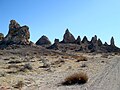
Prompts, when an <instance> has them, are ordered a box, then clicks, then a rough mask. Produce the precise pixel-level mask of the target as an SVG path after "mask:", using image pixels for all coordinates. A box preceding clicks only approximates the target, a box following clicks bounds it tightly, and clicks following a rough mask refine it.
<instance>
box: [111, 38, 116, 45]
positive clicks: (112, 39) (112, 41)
mask: <svg viewBox="0 0 120 90" xmlns="http://www.w3.org/2000/svg"><path fill="white" fill-rule="evenodd" d="M110 45H111V46H115V42H114V38H113V37H112V38H111V40H110Z"/></svg>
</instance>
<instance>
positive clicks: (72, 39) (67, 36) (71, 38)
mask: <svg viewBox="0 0 120 90" xmlns="http://www.w3.org/2000/svg"><path fill="white" fill-rule="evenodd" d="M62 42H63V43H74V42H75V37H74V36H73V35H72V34H71V33H70V32H69V30H68V29H66V31H65V34H64V36H63V41H62Z"/></svg>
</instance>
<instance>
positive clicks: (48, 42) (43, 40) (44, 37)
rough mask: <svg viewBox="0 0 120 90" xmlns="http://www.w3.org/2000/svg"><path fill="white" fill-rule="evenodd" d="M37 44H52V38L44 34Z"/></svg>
mask: <svg viewBox="0 0 120 90" xmlns="http://www.w3.org/2000/svg"><path fill="white" fill-rule="evenodd" d="M36 45H51V42H50V40H49V39H48V37H46V36H44V35H43V36H42V37H41V38H40V39H39V40H38V41H37V42H36Z"/></svg>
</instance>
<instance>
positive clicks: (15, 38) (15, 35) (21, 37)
mask: <svg viewBox="0 0 120 90" xmlns="http://www.w3.org/2000/svg"><path fill="white" fill-rule="evenodd" d="M29 39H30V32H29V27H28V26H26V25H25V26H20V25H19V24H18V23H17V22H16V21H15V20H11V21H10V24H9V32H8V34H7V35H6V37H5V38H4V39H3V41H2V43H1V44H2V45H12V44H17V45H29V44H30V41H29Z"/></svg>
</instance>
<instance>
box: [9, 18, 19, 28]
mask: <svg viewBox="0 0 120 90" xmlns="http://www.w3.org/2000/svg"><path fill="white" fill-rule="evenodd" d="M17 28H20V25H19V24H18V23H17V22H16V21H15V20H11V21H10V24H9V30H11V29H17Z"/></svg>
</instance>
